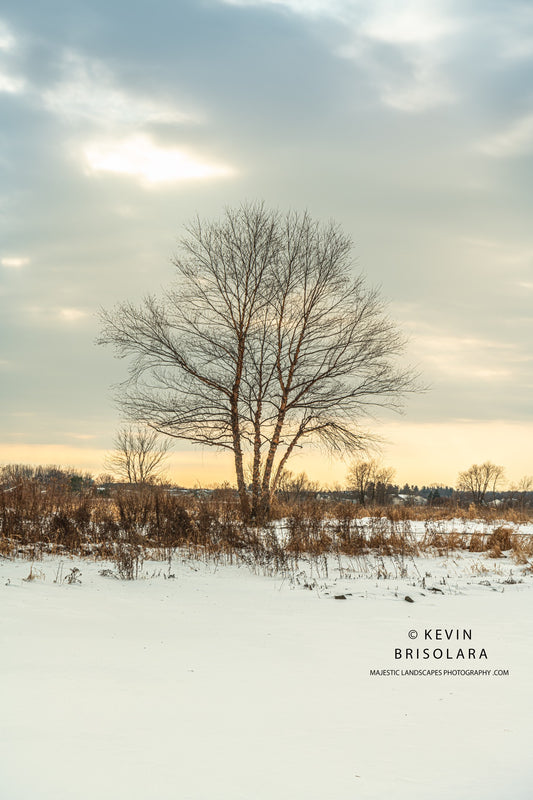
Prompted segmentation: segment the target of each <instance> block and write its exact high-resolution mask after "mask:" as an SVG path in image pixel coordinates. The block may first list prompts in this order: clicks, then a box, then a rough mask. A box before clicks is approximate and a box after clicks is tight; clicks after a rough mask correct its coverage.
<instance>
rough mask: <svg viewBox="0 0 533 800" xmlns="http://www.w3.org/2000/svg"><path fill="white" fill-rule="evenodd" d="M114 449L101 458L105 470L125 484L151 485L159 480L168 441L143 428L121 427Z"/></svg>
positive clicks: (155, 432)
mask: <svg viewBox="0 0 533 800" xmlns="http://www.w3.org/2000/svg"><path fill="white" fill-rule="evenodd" d="M114 445H115V449H114V451H113V452H112V453H110V454H109V455H108V456H107V457H106V459H105V464H104V466H105V468H106V469H108V470H110V471H111V472H112V473H113V474H114V475H117V476H118V477H120V478H122V479H123V480H126V481H128V483H138V484H144V483H153V482H154V481H155V480H156V479H157V478H159V477H161V474H162V470H163V467H164V461H165V459H166V457H167V454H168V451H169V449H170V442H169V441H168V440H166V441H165V440H164V439H161V437H160V436H159V434H158V433H157V431H155V430H152V429H150V428H148V427H147V426H146V425H129V426H126V427H123V428H121V429H120V430H119V431H118V433H117V435H116V436H115V441H114Z"/></svg>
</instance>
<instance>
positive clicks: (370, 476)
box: [346, 459, 394, 505]
mask: <svg viewBox="0 0 533 800" xmlns="http://www.w3.org/2000/svg"><path fill="white" fill-rule="evenodd" d="M393 477H394V469H392V468H391V467H385V466H383V465H382V464H381V463H380V462H379V461H377V460H376V459H369V460H366V461H365V460H360V461H354V462H353V463H352V464H351V465H350V468H349V470H348V474H347V476H346V480H347V485H348V488H349V489H352V490H353V491H355V492H357V496H358V500H359V502H360V503H361V505H364V504H365V503H366V501H367V500H369V501H370V502H371V503H374V502H378V503H383V502H384V501H385V498H386V494H387V488H388V486H389V484H390V483H391V481H392V479H393Z"/></svg>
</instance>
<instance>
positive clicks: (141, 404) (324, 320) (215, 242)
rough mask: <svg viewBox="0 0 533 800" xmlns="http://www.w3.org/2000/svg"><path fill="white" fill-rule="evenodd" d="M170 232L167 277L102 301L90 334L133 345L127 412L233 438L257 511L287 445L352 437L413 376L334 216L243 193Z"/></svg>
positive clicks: (171, 427)
mask: <svg viewBox="0 0 533 800" xmlns="http://www.w3.org/2000/svg"><path fill="white" fill-rule="evenodd" d="M180 244H181V248H180V251H179V254H178V255H177V256H176V258H175V260H174V264H175V266H176V268H177V271H178V275H179V280H178V282H177V284H176V285H174V286H172V287H171V288H170V290H169V291H167V292H166V294H165V295H164V296H163V297H162V298H161V299H159V300H158V299H156V298H155V297H153V296H149V297H147V298H145V300H144V302H143V303H142V304H141V305H140V306H138V307H136V306H134V305H132V304H130V303H124V304H122V305H120V306H118V307H117V308H116V309H114V310H113V311H111V312H103V313H102V317H103V332H102V336H101V338H100V340H99V341H100V342H101V343H111V344H113V345H114V346H115V348H116V351H117V354H118V356H119V357H128V358H130V359H131V360H130V372H129V378H128V380H127V381H126V382H125V383H124V384H123V385H122V387H121V389H120V392H119V402H120V403H121V404H122V407H123V408H124V409H125V411H126V413H127V414H128V415H129V416H130V418H132V419H135V420H137V421H141V422H144V423H146V424H148V425H150V426H151V427H152V428H153V429H154V430H157V431H160V432H162V433H165V434H168V435H169V436H173V437H176V438H179V439H186V440H188V441H191V442H196V443H198V444H201V445H208V446H210V447H216V448H220V449H225V450H229V451H231V452H232V453H233V457H234V463H235V474H236V479H237V488H238V491H239V495H240V502H241V508H242V511H243V513H244V514H245V515H248V514H250V513H251V514H252V515H253V516H261V515H268V512H269V508H270V499H271V496H272V493H273V492H274V491H275V489H276V486H277V485H278V482H279V479H280V476H281V474H282V473H283V470H284V469H285V467H286V464H287V461H288V459H289V458H290V456H291V455H292V453H293V452H294V450H295V448H297V447H300V446H301V444H302V443H303V442H304V441H312V442H315V443H318V444H322V445H325V446H326V447H327V448H329V449H331V450H333V451H338V452H345V451H354V450H357V449H361V448H363V447H364V446H365V444H366V443H367V442H368V434H367V433H365V432H364V430H363V429H362V427H361V422H362V420H363V418H364V417H365V416H369V415H372V412H373V410H375V409H376V408H377V407H389V408H390V407H392V408H398V407H399V406H400V404H401V399H402V397H403V395H404V394H405V392H407V391H411V390H414V388H415V381H414V378H413V375H412V373H411V372H410V371H409V370H405V369H400V368H397V367H396V366H395V359H396V357H397V356H398V354H400V353H401V352H402V350H403V346H404V341H403V339H402V337H401V336H400V335H399V334H398V332H397V330H396V327H395V326H394V324H393V323H392V322H391V321H390V320H389V319H388V317H387V316H386V313H385V309H384V306H383V303H382V301H381V300H380V299H379V296H378V293H377V291H375V290H373V289H370V288H368V287H367V285H366V283H365V281H364V278H363V277H362V276H359V277H356V278H355V279H352V278H351V266H352V264H351V260H350V251H351V241H350V239H349V238H348V237H347V236H346V235H345V234H343V233H342V231H341V230H340V229H339V228H338V226H337V225H335V224H334V223H330V224H327V225H320V224H319V223H317V222H314V221H313V220H312V219H311V217H310V216H309V215H308V214H307V213H305V214H302V215H299V214H296V213H293V212H290V213H287V214H285V215H283V214H281V213H279V212H277V211H271V210H268V209H266V208H265V207H264V206H263V205H261V204H256V205H243V206H242V207H240V208H237V209H235V210H227V211H226V214H225V216H224V217H223V219H222V220H221V221H217V222H208V223H203V222H201V221H200V220H199V219H197V220H196V221H195V222H193V223H192V224H191V225H190V226H189V227H188V228H187V235H186V236H185V237H184V238H183V239H182V240H181V243H180ZM245 457H249V458H250V460H251V464H252V470H251V472H252V480H251V490H250V491H249V490H248V489H247V486H246V481H245V467H244V463H245Z"/></svg>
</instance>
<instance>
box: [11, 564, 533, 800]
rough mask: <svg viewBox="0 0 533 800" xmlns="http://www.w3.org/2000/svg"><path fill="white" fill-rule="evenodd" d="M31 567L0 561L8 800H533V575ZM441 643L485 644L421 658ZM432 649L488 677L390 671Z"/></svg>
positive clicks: (510, 569) (415, 665)
mask: <svg viewBox="0 0 533 800" xmlns="http://www.w3.org/2000/svg"><path fill="white" fill-rule="evenodd" d="M379 565H382V566H383V567H384V571H385V574H386V575H387V576H388V577H386V578H381V579H378V578H377V574H378V566H379ZM30 567H31V565H30V563H29V562H27V561H22V560H5V559H1V560H0V603H1V609H2V612H1V617H0V637H1V639H0V642H1V653H2V682H1V690H0V719H1V724H0V797H2V798H6V799H8V800H29V798H32V800H33V798H39V800H52V798H53V800H67V798H68V800H71V798H79V800H89V798H91V800H92V799H93V798H99V800H107V799H108V798H109V800H111V798H113V800H121V798H124V799H126V798H127V800H141V799H142V800H146V799H147V798H156V799H157V800H166V799H167V798H169V799H170V798H172V799H173V800H175V799H176V798H179V800H241V798H242V800H267V799H268V800H300V798H301V800H304V798H305V800H319V799H320V800H345V799H346V798H358V800H359V799H361V800H371V799H374V798H376V800H384V799H385V798H389V797H390V798H395V800H419V799H420V800H422V798H423V799H424V800H428V799H431V800H445V799H446V800H448V798H454V800H476V799H477V798H483V799H484V800H501V798H503V797H513V799H514V800H525V799H526V798H529V797H530V796H531V788H530V784H531V778H532V777H533V768H532V766H531V757H530V736H531V733H532V732H533V722H532V714H531V711H532V710H533V703H532V700H533V682H532V681H531V675H530V673H531V663H532V660H533V615H532V614H531V610H532V600H533V591H532V590H533V577H532V576H531V573H528V572H525V571H524V569H523V567H521V566H519V565H516V564H514V563H513V562H512V561H511V559H510V558H504V559H498V560H492V559H487V558H486V557H485V556H484V555H483V554H477V553H457V552H455V553H453V555H452V556H450V557H447V558H444V557H433V558H426V557H420V558H417V559H405V560H400V559H376V558H374V557H369V558H366V559H362V560H361V559H360V560H352V561H349V560H344V561H342V563H338V562H336V561H334V560H330V563H329V566H328V575H327V576H326V574H325V571H324V569H323V568H322V569H319V568H318V567H317V565H316V564H305V563H304V562H302V565H301V570H300V572H299V573H297V574H294V575H292V576H285V577H283V576H274V577H272V576H268V575H264V574H254V573H253V572H251V571H250V570H248V569H247V568H245V567H238V566H235V565H234V566H230V565H224V566H218V567H216V566H215V565H213V564H204V563H200V562H196V561H189V560H183V561H180V560H175V561H174V563H173V564H172V566H171V568H170V571H171V573H172V574H174V575H175V578H167V577H165V576H166V575H168V574H169V567H168V564H165V563H164V562H159V563H158V562H145V564H144V567H143V576H142V578H141V579H140V580H137V581H120V580H116V579H114V578H113V577H109V575H108V576H107V577H106V576H103V575H101V574H100V573H101V571H102V570H103V569H109V570H110V571H114V567H113V564H105V563H102V562H92V561H89V560H81V559H74V560H68V559H63V562H62V564H61V566H60V564H59V561H58V559H57V558H48V559H46V560H44V561H43V562H37V563H35V564H34V565H33V567H32V574H33V576H34V579H33V580H31V581H27V580H24V579H25V578H27V577H28V575H29V574H30ZM74 567H76V568H78V569H79V570H80V573H81V574H80V580H81V583H75V582H73V583H68V582H67V581H66V580H65V576H68V575H69V574H72V573H71V570H72V569H73V568H74ZM339 569H340V570H341V571H340V572H339ZM61 576H62V578H63V580H62V581H60V580H58V581H57V582H54V579H56V578H60V577H61ZM515 580H516V581H518V582H516V583H512V582H510V583H509V582H507V581H515ZM520 581H522V582H520ZM306 586H307V587H311V588H305V587H306ZM431 589H436V590H438V591H435V592H434V591H431ZM441 592H442V594H441ZM336 595H344V597H346V600H342V601H341V600H336V599H335V596H336ZM406 595H409V596H410V597H411V598H412V599H413V600H414V602H413V603H409V602H406V601H405V599H404V598H405V596H406ZM437 629H441V630H443V629H446V630H448V631H451V630H453V631H456V630H457V631H459V632H462V631H463V629H466V630H471V632H472V640H471V641H466V642H465V641H458V640H456V639H454V640H453V641H445V642H443V641H441V640H438V641H434V640H432V641H430V642H427V641H424V640H423V635H424V631H425V630H429V631H430V632H431V634H430V635H432V636H435V635H437V634H436V630H437ZM409 630H417V632H418V634H419V636H418V639H417V640H416V641H415V640H410V639H409V637H408V631H409ZM428 644H430V645H431V649H432V650H433V649H434V648H436V647H440V648H444V649H446V648H447V647H448V648H452V650H453V651H454V652H456V651H457V649H458V648H459V647H474V648H475V649H476V651H477V652H478V651H479V650H480V649H481V648H485V649H486V652H487V659H477V658H476V659H475V660H465V661H457V660H455V659H452V660H450V661H447V662H446V663H445V662H444V661H443V660H442V659H434V658H430V659H428V660H418V661H416V660H412V661H406V660H405V659H401V660H396V659H395V658H394V653H395V648H401V649H402V650H403V649H405V648H407V647H411V648H416V647H417V646H418V647H420V648H422V647H424V646H427V645H428ZM373 669H378V670H400V671H402V670H404V671H406V672H407V671H408V670H438V669H440V670H442V671H443V670H445V669H464V670H465V671H467V670H479V669H484V670H490V671H491V675H489V676H479V675H477V676H476V675H464V676H462V675H448V676H445V675H440V676H439V675H412V674H404V675H401V674H400V675H398V676H395V675H389V676H387V675H380V676H375V675H372V676H371V675H370V670H373ZM498 669H501V670H509V675H504V676H498V675H495V674H493V673H494V671H495V670H498Z"/></svg>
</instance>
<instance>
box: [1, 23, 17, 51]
mask: <svg viewBox="0 0 533 800" xmlns="http://www.w3.org/2000/svg"><path fill="white" fill-rule="evenodd" d="M15 45H16V39H15V36H14V35H13V33H12V31H11V29H10V28H9V27H8V26H7V25H6V23H5V22H3V20H0V50H4V51H5V52H9V51H11V50H14V48H15Z"/></svg>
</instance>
